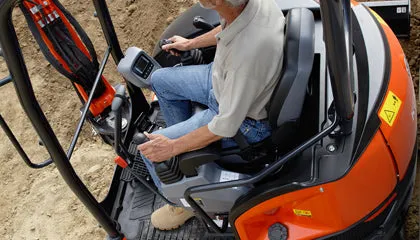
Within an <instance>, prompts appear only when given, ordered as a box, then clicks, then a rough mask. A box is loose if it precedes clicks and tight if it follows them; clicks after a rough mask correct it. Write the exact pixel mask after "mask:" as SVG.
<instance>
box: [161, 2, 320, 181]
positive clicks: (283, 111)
mask: <svg viewBox="0 0 420 240" xmlns="http://www.w3.org/2000/svg"><path fill="white" fill-rule="evenodd" d="M314 32H315V21H314V16H313V13H312V12H311V11H310V10H308V9H306V8H297V9H292V10H290V11H289V13H288V15H287V18H286V28H285V47H284V49H285V52H284V60H283V65H282V67H283V72H282V74H281V75H280V79H279V82H278V83H277V86H276V88H275V90H274V92H273V95H272V97H271V100H270V102H269V104H268V106H267V110H268V120H269V122H270V125H271V128H272V131H273V132H272V136H271V138H269V139H267V140H265V142H267V141H268V142H269V146H270V147H269V148H270V149H278V148H281V149H283V148H288V147H289V146H290V145H289V143H290V142H293V140H294V139H295V138H296V135H297V134H296V133H297V132H298V126H299V120H300V116H301V113H302V108H303V104H304V100H305V96H306V90H307V85H308V81H309V78H310V75H311V72H312V67H313V62H314V52H315V50H314V48H315V47H314V45H315V34H314ZM217 145H218V144H217V143H216V144H213V145H211V146H210V147H207V148H204V149H200V150H197V151H193V152H189V153H184V154H181V155H180V156H179V157H178V159H176V160H173V161H176V162H178V161H179V170H180V172H182V173H183V175H185V176H187V177H191V176H197V175H198V172H197V170H198V167H199V166H200V165H203V164H206V163H210V162H217V163H218V165H219V166H221V167H222V168H224V169H226V170H229V171H233V172H240V173H249V170H251V171H254V172H255V171H259V170H260V169H261V168H263V167H264V165H265V164H266V163H267V161H261V162H260V163H258V162H257V163H256V162H255V161H250V160H249V158H248V157H247V158H246V159H244V158H243V156H245V155H247V154H249V153H252V148H253V147H255V146H257V145H258V144H254V145H251V146H250V147H249V148H250V149H251V151H249V152H245V153H244V152H243V151H248V150H249V149H248V150H247V149H245V150H244V149H241V151H240V152H239V153H238V154H227V155H225V154H223V150H222V149H220V144H219V146H217ZM255 150H256V151H258V148H255ZM256 151H254V152H253V154H255V153H256V155H258V152H256ZM271 151H273V150H271ZM266 155H267V154H266ZM267 156H268V155H267ZM273 158H274V157H273V156H271V161H272V160H274V159H273ZM258 161H259V160H258ZM168 162H169V161H168ZM256 164H257V165H259V166H256ZM171 165H173V164H171ZM162 170H166V171H167V170H168V168H166V167H165V169H162ZM157 173H158V175H159V170H158V169H157ZM178 179H180V178H178Z"/></svg>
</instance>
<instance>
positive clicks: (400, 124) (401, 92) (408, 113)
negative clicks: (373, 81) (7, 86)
mask: <svg viewBox="0 0 420 240" xmlns="http://www.w3.org/2000/svg"><path fill="white" fill-rule="evenodd" d="M375 16H376V17H377V18H378V20H379V21H380V23H381V25H382V27H383V29H384V31H385V34H386V36H387V38H388V41H389V46H390V48H391V49H390V50H391V56H392V58H391V81H390V83H389V87H388V91H392V92H393V93H394V94H395V95H397V96H398V98H399V99H401V101H402V104H401V107H400V109H399V112H398V115H397V116H396V119H395V122H394V124H393V125H392V127H391V126H390V125H389V124H388V123H386V121H384V120H383V119H382V118H381V121H382V124H381V131H382V132H383V134H384V136H385V138H386V140H387V142H388V144H389V145H390V148H391V151H392V153H393V155H394V157H395V160H396V163H397V166H398V171H399V175H400V177H401V178H404V176H405V174H406V172H407V167H408V165H409V163H410V160H411V154H412V152H413V148H414V145H415V141H416V137H417V110H416V100H415V94H414V87H413V82H412V79H411V75H410V73H409V69H408V66H407V65H408V64H407V65H406V60H405V55H404V52H403V50H402V48H401V45H400V43H399V41H398V39H397V37H396V36H395V35H394V33H393V32H392V30H391V28H390V27H389V26H388V25H387V24H386V23H385V21H383V20H382V19H381V18H380V17H379V16H378V15H377V14H375ZM383 104H385V103H383ZM383 107H384V106H383V105H382V107H381V109H380V110H379V113H380V112H381V111H382V108H383ZM379 113H378V114H379Z"/></svg>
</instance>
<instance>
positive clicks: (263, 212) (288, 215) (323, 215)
mask: <svg viewBox="0 0 420 240" xmlns="http://www.w3.org/2000/svg"><path fill="white" fill-rule="evenodd" d="M396 184H397V177H396V172H395V168H394V165H393V160H392V156H391V154H390V152H389V151H388V147H387V145H386V143H385V141H384V138H383V136H382V134H381V133H377V134H376V135H375V136H374V138H373V139H372V142H371V144H370V145H369V146H368V147H367V149H366V151H365V152H364V153H363V155H362V156H361V157H360V159H359V160H358V162H357V163H356V164H355V165H354V167H353V168H352V169H351V171H350V172H349V173H348V174H347V175H346V176H345V177H344V178H342V179H340V180H338V181H335V182H331V183H328V184H324V185H321V186H316V187H311V188H307V189H303V190H299V191H296V192H292V193H289V194H285V195H281V196H278V197H275V198H272V199H270V200H267V201H265V202H263V203H261V204H258V205H256V206H255V207H253V208H251V209H249V210H248V211H247V212H245V213H244V214H242V215H241V216H240V217H239V218H237V220H236V221H235V227H236V229H237V231H238V234H239V236H240V238H241V239H244V240H245V239H249V240H259V239H268V235H267V231H268V229H269V227H270V226H271V225H272V224H274V223H276V222H279V223H281V224H283V225H284V226H286V227H287V229H288V231H289V239H314V238H317V237H321V236H325V235H328V234H332V233H334V232H338V231H341V230H343V229H345V228H347V227H349V226H351V225H352V224H354V223H356V222H358V221H360V220H361V219H363V218H364V217H366V216H367V215H368V214H369V213H371V212H372V211H373V210H374V209H375V208H377V207H378V206H379V205H380V204H381V203H382V202H383V201H384V200H385V199H387V197H388V196H389V195H390V194H391V193H392V191H393V190H394V188H395V186H396ZM294 209H298V210H304V211H310V213H311V216H310V217H309V216H298V215H296V214H295V213H294ZM267 213H270V214H267Z"/></svg>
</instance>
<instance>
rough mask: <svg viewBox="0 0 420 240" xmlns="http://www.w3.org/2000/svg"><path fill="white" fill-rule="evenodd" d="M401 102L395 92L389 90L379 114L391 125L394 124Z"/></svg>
mask: <svg viewBox="0 0 420 240" xmlns="http://www.w3.org/2000/svg"><path fill="white" fill-rule="evenodd" d="M401 104H402V101H401V99H399V98H398V97H397V95H395V93H393V92H392V91H389V92H388V95H387V97H386V99H385V104H384V106H383V107H382V110H381V112H380V114H379V116H380V117H381V118H382V119H383V120H384V121H385V122H386V123H388V125H389V126H391V127H392V125H394V121H395V119H396V118H397V116H398V112H399V111H400V107H401Z"/></svg>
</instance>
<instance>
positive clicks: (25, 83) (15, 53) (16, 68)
mask: <svg viewBox="0 0 420 240" xmlns="http://www.w3.org/2000/svg"><path fill="white" fill-rule="evenodd" d="M16 2H17V0H0V44H1V45H2V47H3V54H4V59H5V60H6V63H7V66H8V69H9V71H10V74H11V76H12V78H13V84H14V86H15V90H16V93H17V96H18V98H19V101H20V103H21V105H22V107H23V109H24V111H25V113H26V114H27V115H28V117H29V119H30V121H31V123H32V125H33V126H34V128H35V130H36V132H37V133H38V135H39V136H40V138H41V140H42V142H43V143H44V145H45V147H46V148H47V150H48V152H49V154H50V156H51V158H52V160H53V161H54V163H55V165H56V166H57V169H58V171H59V172H60V174H61V175H62V177H63V179H64V181H65V182H66V183H67V185H69V187H70V188H71V190H72V191H73V192H74V193H75V194H76V196H77V197H78V198H79V199H80V201H81V202H82V203H83V204H84V205H85V206H86V207H87V209H88V210H89V211H90V212H91V213H92V215H93V216H94V217H95V218H96V220H97V221H98V222H99V224H100V225H101V226H102V227H103V229H104V230H105V231H106V232H107V234H108V235H109V236H110V237H112V238H118V237H120V236H122V234H121V232H120V231H119V230H118V229H117V224H116V223H115V221H114V220H113V219H112V218H111V217H110V216H109V215H108V214H107V212H106V211H105V210H104V209H103V208H102V207H101V205H100V204H99V203H98V201H97V200H96V199H95V197H94V196H93V195H92V194H91V193H90V191H89V190H88V189H87V187H86V186H85V185H84V184H83V182H82V181H81V180H80V178H79V177H78V176H77V174H76V172H75V171H74V169H73V167H72V166H71V164H70V162H69V159H68V158H67V155H66V153H65V152H64V150H63V148H62V146H61V144H60V142H59V141H58V139H57V136H56V135H55V134H54V131H53V130H52V128H51V126H50V124H49V122H48V120H47V118H46V117H45V115H44V113H43V111H42V109H41V107H40V106H39V104H38V101H37V99H36V97H35V94H34V91H33V88H32V84H31V81H30V78H29V75H28V71H27V68H26V65H25V62H24V60H23V56H22V53H21V50H20V47H19V42H18V39H17V36H16V31H15V28H14V26H13V22H12V10H13V7H14V6H15V4H16Z"/></svg>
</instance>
